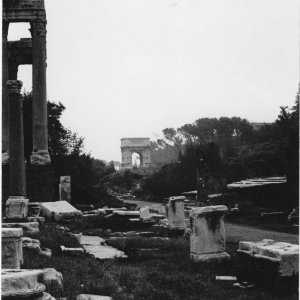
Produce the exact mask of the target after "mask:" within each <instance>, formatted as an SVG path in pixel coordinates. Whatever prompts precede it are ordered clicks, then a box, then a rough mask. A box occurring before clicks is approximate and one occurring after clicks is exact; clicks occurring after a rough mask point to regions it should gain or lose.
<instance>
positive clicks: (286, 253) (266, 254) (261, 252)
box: [238, 239, 299, 276]
mask: <svg viewBox="0 0 300 300" xmlns="http://www.w3.org/2000/svg"><path fill="white" fill-rule="evenodd" d="M238 252H243V253H245V254H248V255H250V256H253V257H254V258H259V259H266V260H270V261H273V262H279V274H280V276H292V275H295V274H299V245H295V244H289V243H283V242H275V241H274V240H269V239H265V240H262V241H260V242H244V241H241V242H239V250H238Z"/></svg>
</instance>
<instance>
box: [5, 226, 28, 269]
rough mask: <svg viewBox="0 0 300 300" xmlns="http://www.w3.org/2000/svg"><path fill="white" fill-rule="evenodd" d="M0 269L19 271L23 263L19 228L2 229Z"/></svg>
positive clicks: (21, 233) (21, 232) (21, 231)
mask: <svg viewBox="0 0 300 300" xmlns="http://www.w3.org/2000/svg"><path fill="white" fill-rule="evenodd" d="M1 232H2V268H6V269H20V267H21V264H22V263H23V250H22V240H21V237H22V235H23V230H22V229H21V228H2V230H1Z"/></svg>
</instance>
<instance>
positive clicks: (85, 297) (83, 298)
mask: <svg viewBox="0 0 300 300" xmlns="http://www.w3.org/2000/svg"><path fill="white" fill-rule="evenodd" d="M76 300H112V298H111V297H109V296H99V295H90V294H80V295H78V296H77V297H76Z"/></svg>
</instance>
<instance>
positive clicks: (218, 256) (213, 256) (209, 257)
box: [190, 252, 230, 262]
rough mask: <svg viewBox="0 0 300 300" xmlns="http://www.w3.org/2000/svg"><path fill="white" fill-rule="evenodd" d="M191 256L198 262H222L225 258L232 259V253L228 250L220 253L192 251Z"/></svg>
mask: <svg viewBox="0 0 300 300" xmlns="http://www.w3.org/2000/svg"><path fill="white" fill-rule="evenodd" d="M190 258H191V259H192V260H194V261H196V262H200V261H203V262H221V261H224V260H230V255H229V254H228V253H226V252H219V253H206V254H196V253H191V254H190Z"/></svg>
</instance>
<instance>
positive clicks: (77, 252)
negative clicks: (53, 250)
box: [60, 246, 84, 256]
mask: <svg viewBox="0 0 300 300" xmlns="http://www.w3.org/2000/svg"><path fill="white" fill-rule="evenodd" d="M60 249H61V251H62V253H63V254H66V255H70V256H83V255H84V250H83V249H82V248H67V247H65V246H60Z"/></svg>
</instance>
